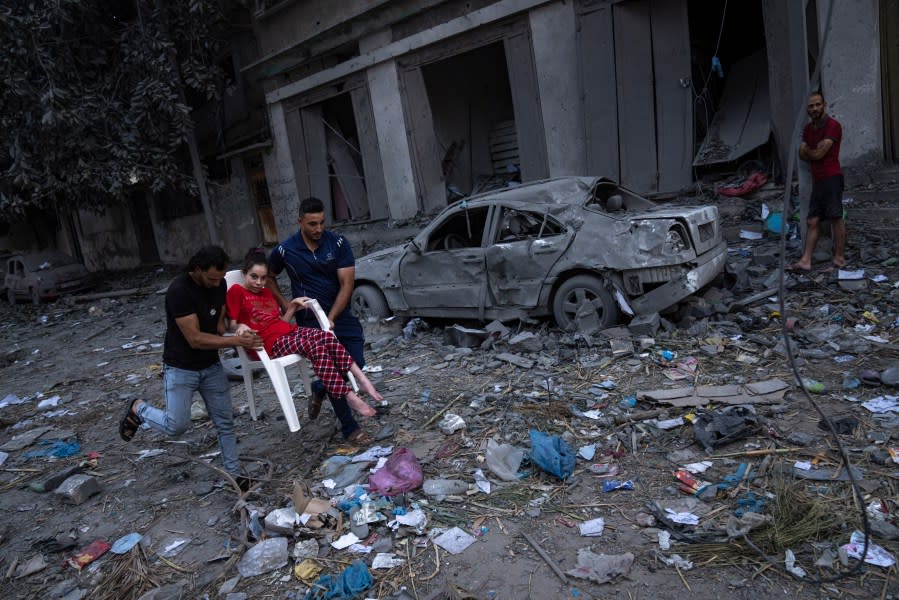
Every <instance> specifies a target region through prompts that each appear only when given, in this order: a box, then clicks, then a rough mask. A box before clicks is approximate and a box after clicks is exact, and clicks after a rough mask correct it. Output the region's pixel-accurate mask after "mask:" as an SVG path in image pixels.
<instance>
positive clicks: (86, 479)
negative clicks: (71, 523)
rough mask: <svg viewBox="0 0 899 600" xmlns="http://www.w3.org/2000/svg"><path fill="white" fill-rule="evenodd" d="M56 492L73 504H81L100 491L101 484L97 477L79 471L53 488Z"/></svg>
mask: <svg viewBox="0 0 899 600" xmlns="http://www.w3.org/2000/svg"><path fill="white" fill-rule="evenodd" d="M53 493H54V494H58V495H60V496H62V499H63V500H65V501H66V502H70V503H72V504H81V503H83V502H84V501H85V500H87V499H88V498H90V497H91V496H93V495H95V494H99V493H100V484H99V483H97V479H96V478H95V477H91V476H90V475H85V474H84V473H79V474H77V475H72V476H71V477H69V478H68V479H66V480H65V481H63V482H62V483H61V484H59V487H58V488H56V489H55V490H53Z"/></svg>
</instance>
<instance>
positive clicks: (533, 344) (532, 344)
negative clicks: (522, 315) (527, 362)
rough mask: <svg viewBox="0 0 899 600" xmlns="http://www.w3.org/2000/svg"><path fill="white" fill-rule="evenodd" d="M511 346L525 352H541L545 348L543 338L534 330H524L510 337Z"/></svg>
mask: <svg viewBox="0 0 899 600" xmlns="http://www.w3.org/2000/svg"><path fill="white" fill-rule="evenodd" d="M508 343H509V347H510V348H513V349H515V350H520V351H524V352H540V351H541V350H543V340H542V339H541V338H540V336H538V335H537V334H535V333H534V332H532V331H522V332H521V333H519V334H518V335H515V336H512V337H511V338H509V342H508Z"/></svg>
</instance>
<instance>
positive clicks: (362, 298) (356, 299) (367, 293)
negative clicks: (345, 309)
mask: <svg viewBox="0 0 899 600" xmlns="http://www.w3.org/2000/svg"><path fill="white" fill-rule="evenodd" d="M350 310H351V311H352V312H353V314H354V315H356V318H358V319H361V320H363V321H365V320H367V319H368V318H369V317H374V318H376V319H383V318H384V317H389V316H390V307H388V306H387V300H386V299H385V298H384V294H382V293H381V290H379V289H378V288H376V287H375V286H373V285H360V286H358V287H356V288H355V289H353V295H352V297H351V298H350Z"/></svg>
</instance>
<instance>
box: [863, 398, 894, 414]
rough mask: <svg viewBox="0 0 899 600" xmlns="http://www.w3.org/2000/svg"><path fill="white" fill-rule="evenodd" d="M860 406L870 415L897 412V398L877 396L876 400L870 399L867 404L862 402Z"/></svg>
mask: <svg viewBox="0 0 899 600" xmlns="http://www.w3.org/2000/svg"><path fill="white" fill-rule="evenodd" d="M862 406H864V407H865V408H867V409H868V410H869V411H871V412H872V413H885V412H889V411H899V397H897V396H877V397H876V398H871V399H870V400H868V401H867V402H862Z"/></svg>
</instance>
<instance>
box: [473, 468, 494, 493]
mask: <svg viewBox="0 0 899 600" xmlns="http://www.w3.org/2000/svg"><path fill="white" fill-rule="evenodd" d="M474 483H475V485H476V486H478V489H479V490H481V491H482V492H484V493H485V494H489V493H490V489H491V486H490V480H489V479H487V476H486V475H484V471H483V470H482V469H477V470H475V472H474Z"/></svg>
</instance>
